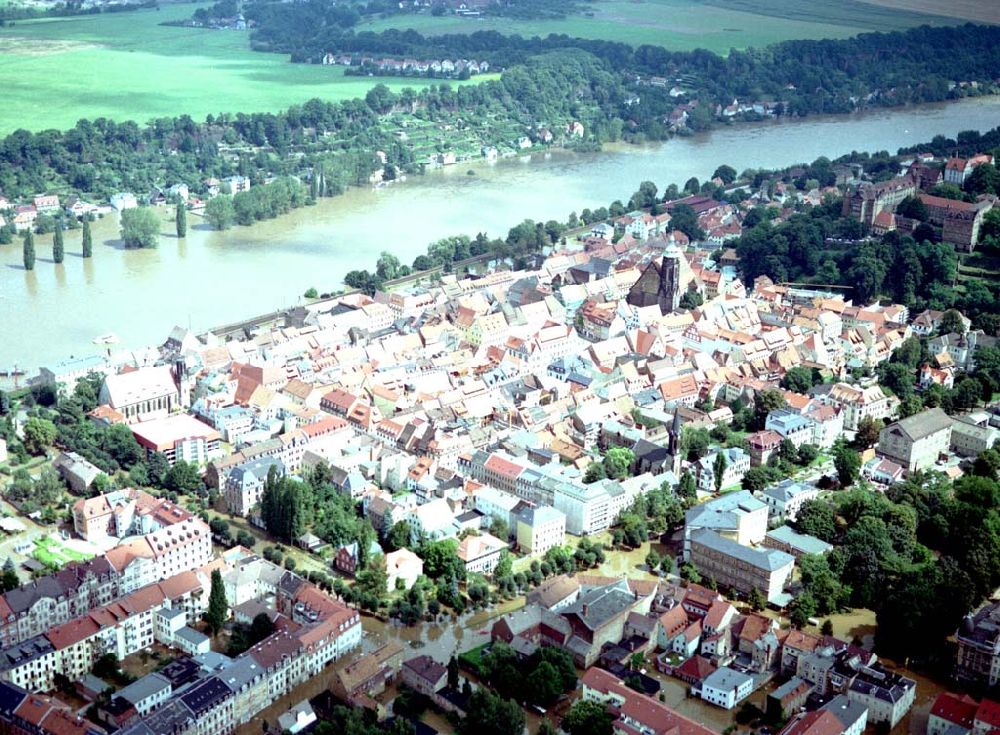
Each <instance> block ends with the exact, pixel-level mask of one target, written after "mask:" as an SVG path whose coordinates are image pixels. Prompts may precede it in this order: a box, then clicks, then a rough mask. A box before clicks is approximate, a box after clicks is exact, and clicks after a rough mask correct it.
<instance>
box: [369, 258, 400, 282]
mask: <svg viewBox="0 0 1000 735" xmlns="http://www.w3.org/2000/svg"><path fill="white" fill-rule="evenodd" d="M399 267H400V263H399V258H397V257H396V256H395V255H393V254H392V253H390V252H387V251H385V250H383V251H382V254H381V255H380V256H379V258H378V263H377V264H376V267H375V272H376V274H378V277H379V278H381V279H382V280H385V281H391V280H392V279H394V278H396V277H397V275H399Z"/></svg>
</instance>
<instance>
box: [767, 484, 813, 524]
mask: <svg viewBox="0 0 1000 735" xmlns="http://www.w3.org/2000/svg"><path fill="white" fill-rule="evenodd" d="M818 495H819V488H817V487H816V486H815V485H809V484H806V483H803V482H796V481H795V480H784V481H782V482H780V483H778V484H777V485H771V486H770V487H767V488H765V489H764V490H762V491H761V496H762V499H763V500H764V502H765V503H767V510H768V514H769V516H770V519H771V520H772V521H779V522H780V521H795V519H796V517H797V516H798V513H799V509H800V508H801V507H802V505H803V504H804V503H806V502H807V501H809V500H812V499H813V498H815V497H817V496H818Z"/></svg>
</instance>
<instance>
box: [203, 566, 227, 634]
mask: <svg viewBox="0 0 1000 735" xmlns="http://www.w3.org/2000/svg"><path fill="white" fill-rule="evenodd" d="M228 617H229V602H228V601H227V600H226V585H225V583H224V582H223V581H222V572H220V571H219V570H218V569H213V570H212V586H211V590H210V591H209V594H208V609H207V610H206V611H205V622H206V623H207V624H208V629H209V630H211V631H212V635H213V636H215V635H218V634H219V631H220V630H222V626H223V625H225V624H226V619H227V618H228Z"/></svg>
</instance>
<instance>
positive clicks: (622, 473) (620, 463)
mask: <svg viewBox="0 0 1000 735" xmlns="http://www.w3.org/2000/svg"><path fill="white" fill-rule="evenodd" d="M634 463H635V453H634V452H633V451H632V450H631V449H628V448H627V447H612V448H611V449H609V450H608V451H607V452H606V453H605V455H604V470H605V472H606V473H607V476H608V477H611V478H614V479H616V480H624V479H625V478H626V477H629V476H630V475H631V474H632V465H633V464H634Z"/></svg>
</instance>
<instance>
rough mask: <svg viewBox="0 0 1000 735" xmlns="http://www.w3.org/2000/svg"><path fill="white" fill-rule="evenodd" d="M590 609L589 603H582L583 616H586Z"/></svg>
mask: <svg viewBox="0 0 1000 735" xmlns="http://www.w3.org/2000/svg"><path fill="white" fill-rule="evenodd" d="M589 610H590V605H588V604H587V603H586V602H585V603H583V617H587V612H588V611H589Z"/></svg>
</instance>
